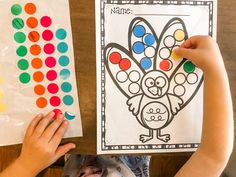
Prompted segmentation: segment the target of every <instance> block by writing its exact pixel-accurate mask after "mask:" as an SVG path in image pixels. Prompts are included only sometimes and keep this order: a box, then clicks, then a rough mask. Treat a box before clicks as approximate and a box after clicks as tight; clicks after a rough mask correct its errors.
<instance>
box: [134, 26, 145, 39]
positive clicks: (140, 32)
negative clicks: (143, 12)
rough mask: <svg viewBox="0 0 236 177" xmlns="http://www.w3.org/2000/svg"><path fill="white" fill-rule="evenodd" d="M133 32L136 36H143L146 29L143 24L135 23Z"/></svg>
mask: <svg viewBox="0 0 236 177" xmlns="http://www.w3.org/2000/svg"><path fill="white" fill-rule="evenodd" d="M133 33H134V35H135V36H136V37H143V36H144V34H145V33H146V30H145V28H144V26H142V25H136V26H135V27H134V30H133Z"/></svg>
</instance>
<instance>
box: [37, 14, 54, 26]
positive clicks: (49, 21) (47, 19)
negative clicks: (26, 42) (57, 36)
mask: <svg viewBox="0 0 236 177" xmlns="http://www.w3.org/2000/svg"><path fill="white" fill-rule="evenodd" d="M40 23H41V25H42V26H43V27H45V28H47V27H49V26H50V25H51V24H52V19H51V18H50V17H48V16H44V17H42V18H41V20H40Z"/></svg>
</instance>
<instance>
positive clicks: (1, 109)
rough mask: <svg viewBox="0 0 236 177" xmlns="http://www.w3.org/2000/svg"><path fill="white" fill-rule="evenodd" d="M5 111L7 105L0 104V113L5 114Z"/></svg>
mask: <svg viewBox="0 0 236 177" xmlns="http://www.w3.org/2000/svg"><path fill="white" fill-rule="evenodd" d="M6 111H7V105H6V104H4V103H0V112H6Z"/></svg>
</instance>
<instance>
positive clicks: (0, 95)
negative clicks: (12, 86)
mask: <svg viewBox="0 0 236 177" xmlns="http://www.w3.org/2000/svg"><path fill="white" fill-rule="evenodd" d="M4 95H5V93H4V91H2V90H0V99H2V98H3V97H4Z"/></svg>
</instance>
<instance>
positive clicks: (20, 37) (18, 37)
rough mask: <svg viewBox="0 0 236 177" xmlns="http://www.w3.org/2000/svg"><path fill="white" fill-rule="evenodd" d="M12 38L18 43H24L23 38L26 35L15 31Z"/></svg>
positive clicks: (24, 38)
mask: <svg viewBox="0 0 236 177" xmlns="http://www.w3.org/2000/svg"><path fill="white" fill-rule="evenodd" d="M14 39H15V41H16V42H18V43H24V42H25V40H26V35H25V34H24V33H22V32H17V33H16V34H15V35H14Z"/></svg>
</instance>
